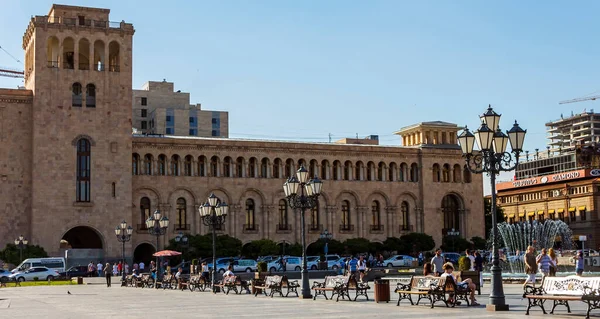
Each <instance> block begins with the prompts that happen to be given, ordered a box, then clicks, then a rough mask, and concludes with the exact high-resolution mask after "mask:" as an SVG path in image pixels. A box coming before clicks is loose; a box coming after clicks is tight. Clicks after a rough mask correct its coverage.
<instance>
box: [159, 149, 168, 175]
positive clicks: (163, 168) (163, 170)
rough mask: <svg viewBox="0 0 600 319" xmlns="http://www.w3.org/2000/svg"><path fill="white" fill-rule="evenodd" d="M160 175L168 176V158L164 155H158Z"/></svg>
mask: <svg viewBox="0 0 600 319" xmlns="http://www.w3.org/2000/svg"><path fill="white" fill-rule="evenodd" d="M158 175H161V176H165V175H167V157H166V156H165V155H164V154H160V155H158Z"/></svg>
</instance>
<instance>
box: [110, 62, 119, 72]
mask: <svg viewBox="0 0 600 319" xmlns="http://www.w3.org/2000/svg"><path fill="white" fill-rule="evenodd" d="M108 71H109V72H121V67H120V66H119V65H118V64H111V65H109V66H108Z"/></svg>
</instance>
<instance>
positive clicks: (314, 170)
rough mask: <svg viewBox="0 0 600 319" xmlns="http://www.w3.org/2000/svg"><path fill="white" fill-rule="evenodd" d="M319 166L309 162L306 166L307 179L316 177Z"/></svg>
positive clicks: (312, 161) (313, 161)
mask: <svg viewBox="0 0 600 319" xmlns="http://www.w3.org/2000/svg"><path fill="white" fill-rule="evenodd" d="M318 166H319V164H318V163H317V161H316V160H310V164H309V165H308V179H309V180H310V179H311V178H314V177H315V176H317V173H318V172H319V171H318V169H319V168H318Z"/></svg>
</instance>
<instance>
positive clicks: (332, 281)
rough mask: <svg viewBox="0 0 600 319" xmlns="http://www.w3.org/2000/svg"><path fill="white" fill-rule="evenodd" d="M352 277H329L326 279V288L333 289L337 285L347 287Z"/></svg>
mask: <svg viewBox="0 0 600 319" xmlns="http://www.w3.org/2000/svg"><path fill="white" fill-rule="evenodd" d="M349 279H350V276H341V275H338V276H327V277H325V288H333V287H335V286H337V285H345V284H347V283H348V280H349Z"/></svg>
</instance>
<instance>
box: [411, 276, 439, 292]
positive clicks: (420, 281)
mask: <svg viewBox="0 0 600 319" xmlns="http://www.w3.org/2000/svg"><path fill="white" fill-rule="evenodd" d="M444 283H445V280H444V278H442V277H434V276H413V277H412V280H411V283H410V286H411V288H412V289H416V290H429V289H431V288H432V287H439V286H443V285H444Z"/></svg>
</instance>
